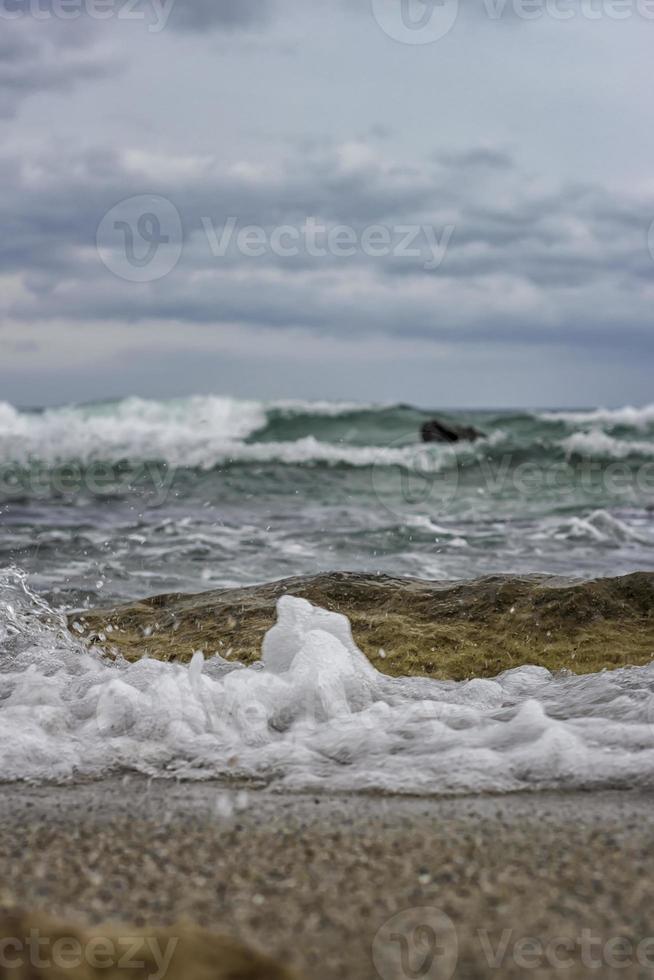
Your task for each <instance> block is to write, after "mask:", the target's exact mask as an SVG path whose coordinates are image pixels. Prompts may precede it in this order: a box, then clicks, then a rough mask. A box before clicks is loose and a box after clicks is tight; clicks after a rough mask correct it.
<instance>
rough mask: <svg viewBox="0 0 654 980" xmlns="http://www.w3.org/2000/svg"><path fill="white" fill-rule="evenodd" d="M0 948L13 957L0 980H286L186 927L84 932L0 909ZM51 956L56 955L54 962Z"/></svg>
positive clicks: (232, 945) (273, 968) (264, 963)
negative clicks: (32, 945)
mask: <svg viewBox="0 0 654 980" xmlns="http://www.w3.org/2000/svg"><path fill="white" fill-rule="evenodd" d="M24 937H38V941H39V951H41V952H42V955H41V956H40V957H37V956H34V953H31V954H30V955H26V953H25V947H27V942H28V940H27V939H26V938H24ZM56 944H58V945H56ZM0 947H3V948H7V947H9V948H10V949H11V950H12V953H13V954H14V955H13V956H12V957H11V969H9V970H8V974H7V973H4V971H2V972H0V976H3V977H5V976H7V975H9V976H10V977H12V978H13V980H62V977H66V976H68V977H70V980H96V978H97V977H98V976H102V977H103V978H104V980H152V978H159V980H164V977H166V978H167V980H293V978H292V976H291V974H290V973H288V972H287V971H286V970H285V969H284V968H283V967H281V966H279V965H277V964H276V963H274V962H273V961H272V960H270V959H268V957H264V956H260V955H259V954H258V953H255V952H254V951H252V950H250V949H248V948H247V947H245V946H243V945H242V944H241V943H237V942H235V941H234V940H231V939H228V938H225V937H223V936H218V935H214V934H213V933H211V932H208V931H207V930H205V929H199V928H197V927H195V926H193V925H191V924H190V923H188V922H185V923H180V924H178V925H175V926H170V927H169V928H168V929H146V930H143V929H138V928H134V926H133V925H130V926H124V927H122V928H121V927H120V926H117V925H113V926H96V927H95V928H86V929H84V928H81V927H80V926H78V925H69V924H67V923H64V922H56V921H54V920H51V919H49V918H48V917H46V916H44V915H42V914H40V913H38V912H36V913H35V912H24V911H22V910H20V909H10V910H0ZM28 948H29V947H28ZM64 949H65V953H64V952H63V950H64ZM50 950H51V951H52V953H51V955H50V956H48V952H49V951H50ZM56 950H62V952H61V954H60V957H59V960H57V956H56V952H55V951H56ZM1 966H4V963H3V964H1ZM7 966H9V963H8V964H7Z"/></svg>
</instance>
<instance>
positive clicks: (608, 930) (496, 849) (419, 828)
mask: <svg viewBox="0 0 654 980" xmlns="http://www.w3.org/2000/svg"><path fill="white" fill-rule="evenodd" d="M653 845H654V814H653V810H652V797H651V795H647V794H643V793H639V792H628V793H618V792H604V793H593V794H583V793H571V794H559V793H541V794H533V795H526V794H524V795H522V794H521V795H513V796H478V797H465V798H459V799H445V800H442V799H441V800H429V799H417V798H397V797H395V798H382V797H378V796H357V795H344V796H336V795H331V796H320V795H316V796H313V795H278V794H274V793H271V792H270V791H264V790H252V789H249V790H248V789H243V788H242V787H241V788H234V789H229V790H226V789H225V788H224V787H220V786H218V785H217V784H214V783H202V784H179V783H175V782H172V781H165V780H164V781H161V780H160V781H152V780H147V779H145V778H142V777H136V776H130V777H126V778H114V779H108V780H105V781H100V782H93V783H84V784H78V785H74V786H73V785H71V786H61V787H52V786H40V787H39V786H28V785H12V786H9V785H5V786H4V787H3V791H2V794H1V795H0V880H1V881H2V886H1V888H2V892H1V901H2V904H3V905H4V906H5V907H7V906H10V907H11V906H14V905H18V906H20V907H21V908H23V909H29V910H41V911H46V912H49V913H52V914H54V913H56V914H57V915H58V916H59V917H63V918H65V919H66V920H70V921H74V922H76V923H87V924H90V925H96V924H98V923H101V922H112V923H114V924H115V923H125V924H127V925H129V926H131V927H132V928H133V927H135V926H136V927H158V926H162V925H172V924H173V923H176V922H179V921H180V920H182V921H186V922H189V923H193V924H197V925H200V926H204V927H206V928H208V929H210V930H212V931H216V932H219V933H221V934H223V935H226V936H229V937H233V938H236V939H238V940H240V941H243V942H245V943H246V944H248V945H249V946H252V947H254V948H255V949H258V950H259V951H261V952H264V953H267V954H270V955H271V956H273V957H274V958H275V959H276V960H278V961H280V962H281V963H283V964H285V965H287V966H290V967H292V968H293V969H294V971H295V972H296V973H297V975H298V977H305V978H311V980H335V978H342V977H347V978H356V980H368V978H370V980H373V978H378V977H381V980H390V978H396V977H397V978H399V980H403V978H406V977H408V976H410V975H413V976H420V977H429V978H431V977H437V978H441V977H446V976H447V977H450V976H455V977H465V978H476V977H490V976H498V977H499V976H502V977H504V976H509V977H514V976H515V977H518V976H525V975H533V976H537V977H544V976H564V977H586V976H590V975H594V976H602V977H613V976H616V977H618V976H620V977H640V976H649V975H651V969H652V965H653V964H654V941H652V940H650V941H649V942H647V940H649V937H651V936H652V934H653V933H654V928H653V927H652V920H651V914H650V913H651V909H652V903H653V902H654V846H653ZM407 910H408V911H407ZM411 910H413V911H411ZM421 928H422V933H421V932H420V929H421ZM430 928H433V933H430V932H429V929H430ZM434 934H435V935H436V936H437V937H438V942H437V943H436V946H435V955H433V956H432V955H428V954H429V953H430V950H429V942H428V939H429V936H430V935H434ZM402 936H404V937H405V940H406V942H405V947H406V951H408V960H405V961H404V965H403V964H402V961H401V959H400V958H398V957H400V954H401V952H402V940H401V937H402ZM425 937H427V938H426V939H425ZM425 942H426V943H427V945H426V946H425ZM421 943H422V944H423V945H421ZM431 952H432V953H433V950H432V951H431ZM407 971H409V972H407ZM411 971H413V972H411Z"/></svg>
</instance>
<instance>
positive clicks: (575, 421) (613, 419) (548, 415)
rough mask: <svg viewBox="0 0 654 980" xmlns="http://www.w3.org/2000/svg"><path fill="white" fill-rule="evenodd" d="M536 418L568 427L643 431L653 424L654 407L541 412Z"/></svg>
mask: <svg viewBox="0 0 654 980" xmlns="http://www.w3.org/2000/svg"><path fill="white" fill-rule="evenodd" d="M538 418H540V419H543V420H544V421H546V422H565V423H566V424H569V425H611V426H613V425H623V426H631V427H633V428H635V429H644V428H646V427H647V426H648V425H652V424H654V405H645V406H643V407H642V408H632V407H631V406H629V405H627V406H625V407H624V408H597V409H594V410H588V411H583V412H543V413H541V414H540V415H539V416H538Z"/></svg>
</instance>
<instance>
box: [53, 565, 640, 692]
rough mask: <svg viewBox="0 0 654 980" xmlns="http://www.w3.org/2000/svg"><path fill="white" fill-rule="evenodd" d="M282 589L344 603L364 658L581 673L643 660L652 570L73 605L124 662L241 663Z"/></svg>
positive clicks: (393, 666)
mask: <svg viewBox="0 0 654 980" xmlns="http://www.w3.org/2000/svg"><path fill="white" fill-rule="evenodd" d="M283 595H293V596H299V597H302V598H304V599H308V600H309V601H310V602H312V603H314V604H315V605H318V606H322V607H324V608H325V609H328V610H331V611H334V612H340V613H344V614H345V615H346V616H347V617H348V618H349V620H350V622H351V624H352V632H353V635H354V639H355V641H356V643H357V644H358V645H359V647H360V648H361V649H362V650H363V652H364V653H365V654H366V655H367V656H368V657H369V658H370V660H371V661H372V662H373V663H374V665H375V666H376V667H377V668H378V669H379V670H381V671H384V672H385V673H388V674H391V675H394V676H400V675H407V674H414V675H427V676H432V677H436V678H443V679H452V680H463V679H465V678H469V677H494V676H496V675H497V674H499V673H501V672H502V671H503V670H507V669H510V668H513V667H518V666H521V665H523V664H536V665H539V666H543V667H547V668H549V669H550V670H560V669H568V670H571V671H574V672H576V673H590V672H593V671H597V670H602V669H604V668H615V667H622V666H626V665H634V666H640V665H642V664H646V663H648V662H649V661H650V660H652V659H653V658H654V573H651V572H637V573H634V574H632V575H626V576H623V577H620V578H606V579H597V580H595V581H588V582H570V581H566V580H561V579H556V578H551V577H549V578H548V577H543V576H529V577H525V578H519V577H511V576H491V577H487V578H482V579H477V580H474V581H469V582H455V583H441V582H429V581H423V580H421V579H411V578H392V577H389V576H385V575H366V574H359V573H353V572H331V573H325V574H321V575H316V576H307V577H298V578H289V579H284V580H281V581H279V582H273V583H269V584H265V585H254V586H249V587H243V588H236V589H218V590H214V591H211V592H206V593H202V594H199V595H184V594H180V593H174V594H170V595H162V596H155V597H154V598H151V599H144V600H142V601H139V602H135V603H133V604H127V605H120V606H116V607H114V608H111V609H99V610H91V611H85V612H83V613H74V614H71V616H70V617H69V626H70V627H71V628H72V629H74V630H75V632H76V633H77V634H79V635H82V636H83V637H84V638H85V639H86V641H87V642H88V643H89V644H92V645H100V646H102V647H103V649H104V650H106V652H107V653H108V654H112V655H120V656H123V657H125V658H126V659H127V660H130V661H134V660H138V659H140V658H141V657H144V656H149V657H153V658H156V659H158V660H164V661H179V662H183V663H184V662H188V661H189V660H190V659H191V657H192V655H193V653H194V652H195V651H197V650H202V651H203V652H204V654H205V655H206V656H210V655H213V654H216V653H218V654H220V655H221V656H223V657H225V658H227V659H232V660H239V661H242V662H243V663H252V662H254V661H256V660H258V659H259V658H260V654H261V643H262V640H263V636H264V633H265V632H266V631H267V630H268V629H269V628H270V627H271V626H272V625H273V623H274V621H275V606H276V602H277V600H278V599H279V598H280V597H281V596H283Z"/></svg>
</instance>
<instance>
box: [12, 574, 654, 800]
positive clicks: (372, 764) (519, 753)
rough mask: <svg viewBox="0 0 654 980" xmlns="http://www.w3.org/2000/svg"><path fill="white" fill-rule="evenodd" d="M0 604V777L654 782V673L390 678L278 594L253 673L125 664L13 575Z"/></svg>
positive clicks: (413, 785) (345, 625)
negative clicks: (92, 645)
mask: <svg viewBox="0 0 654 980" xmlns="http://www.w3.org/2000/svg"><path fill="white" fill-rule="evenodd" d="M0 610H1V612H0V649H1V650H2V660H1V668H0V669H1V670H2V680H3V684H2V693H1V695H0V779H4V780H22V779H30V780H40V781H48V780H53V779H54V780H62V779H75V778H79V777H82V776H84V777H99V776H102V775H104V774H106V773H108V772H112V771H113V772H116V771H137V772H141V773H147V774H150V775H154V776H165V777H175V778H178V779H179V778H182V779H184V778H186V779H208V778H229V779H234V778H238V779H249V780H257V781H258V782H260V783H261V782H263V783H266V784H270V785H272V786H277V787H280V788H284V789H290V790H313V791H315V790H329V791H334V790H336V791H340V790H343V791H345V790H347V791H361V790H379V791H384V792H388V793H411V794H423V795H439V794H453V793H469V792H489V791H496V792H511V791H517V790H525V789H531V790H538V789H545V788H552V787H558V788H568V789H572V788H576V789H579V788H600V787H604V788H607V787H624V786H633V785H639V786H640V787H642V788H654V712H653V710H652V701H653V695H652V691H653V689H654V665H650V666H647V667H641V668H628V669H620V670H616V671H613V672H602V673H600V674H594V675H588V676H572V675H567V674H560V675H557V676H554V675H552V674H550V672H549V671H547V670H545V669H544V668H540V667H528V666H527V667H519V668H516V669H514V670H510V671H507V672H505V673H504V674H501V675H500V676H499V677H497V678H495V679H494V680H481V679H472V680H469V681H465V682H446V681H436V680H430V679H425V678H410V677H404V678H391V677H388V676H386V675H382V674H380V673H378V672H377V671H376V670H375V669H374V667H373V666H372V664H371V663H370V662H369V661H368V660H367V658H366V657H365V656H364V654H363V653H361V651H360V650H359V649H358V648H357V646H356V645H355V643H354V641H353V639H352V633H351V630H350V625H349V622H348V620H347V619H346V618H345V617H344V616H341V615H339V614H336V613H330V612H327V611H325V610H323V609H319V608H316V607H314V606H312V605H310V604H309V603H308V602H307V601H305V600H304V599H296V598H293V597H292V596H285V597H283V598H282V599H281V600H280V601H279V604H278V610H277V623H276V625H275V626H273V627H272V629H271V630H270V631H269V632H268V633H267V635H266V637H265V639H264V642H263V648H262V660H261V662H260V663H258V664H255V665H253V666H251V667H244V666H242V665H240V664H236V663H232V662H229V661H227V660H225V659H223V658H222V657H220V656H218V655H215V656H213V657H210V658H209V659H205V657H204V656H203V654H202V653H200V652H198V653H196V654H195V655H194V657H193V660H192V662H191V664H190V665H189V666H182V665H179V664H171V663H161V662H158V661H152V660H148V659H143V660H141V661H139V662H138V663H135V664H127V663H125V662H122V661H120V660H119V661H116V662H110V661H107V660H104V659H103V658H102V657H101V656H100V655H99V654H97V653H91V652H89V651H88V650H86V648H85V647H84V646H83V645H82V643H81V642H80V641H78V640H76V639H75V638H74V637H73V636H71V635H70V634H67V633H66V631H65V628H64V623H63V619H61V618H60V617H58V616H57V614H56V613H55V612H54V611H53V610H51V609H49V608H48V607H47V606H46V605H45V603H43V601H42V600H40V599H38V598H37V597H36V596H34V595H33V594H32V593H31V592H30V590H29V588H28V586H27V583H26V580H25V576H24V575H23V574H22V573H21V572H20V571H19V570H16V569H13V570H10V571H9V572H5V573H3V574H2V575H1V576H0ZM386 653H387V655H392V650H388V651H386Z"/></svg>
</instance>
